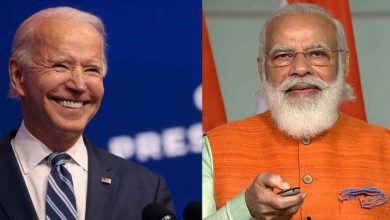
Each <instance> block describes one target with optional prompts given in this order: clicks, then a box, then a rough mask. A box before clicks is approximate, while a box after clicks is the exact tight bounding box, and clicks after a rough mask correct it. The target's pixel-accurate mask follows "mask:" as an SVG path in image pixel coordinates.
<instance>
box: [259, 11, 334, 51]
mask: <svg viewBox="0 0 390 220" xmlns="http://www.w3.org/2000/svg"><path fill="white" fill-rule="evenodd" d="M265 34H266V45H265V47H266V51H270V50H272V49H273V48H275V47H284V48H287V49H293V50H306V49H310V48H318V47H322V48H329V49H332V50H335V49H337V46H338V44H337V30H336V27H335V25H334V24H333V22H332V21H330V20H329V19H328V18H326V17H324V16H322V15H317V14H304V15H282V16H280V17H277V18H275V19H274V20H273V21H272V22H271V23H270V25H269V27H268V29H267V31H266V33H265Z"/></svg>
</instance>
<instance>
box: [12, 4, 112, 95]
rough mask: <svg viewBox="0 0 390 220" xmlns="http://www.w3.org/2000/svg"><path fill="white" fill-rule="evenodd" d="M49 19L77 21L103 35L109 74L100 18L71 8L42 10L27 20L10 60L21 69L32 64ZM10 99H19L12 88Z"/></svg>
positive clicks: (105, 61) (104, 69)
mask: <svg viewBox="0 0 390 220" xmlns="http://www.w3.org/2000/svg"><path fill="white" fill-rule="evenodd" d="M47 19H61V20H65V21H75V22H81V23H86V24H90V25H92V26H93V27H94V28H95V29H96V31H97V32H98V33H99V34H100V35H101V37H102V40H103V76H105V75H106V73H107V58H106V38H105V37H106V32H105V29H104V24H103V22H102V21H101V19H100V18H98V17H97V16H95V15H93V14H90V13H88V12H84V11H81V10H78V9H75V8H71V7H54V8H47V9H44V10H41V11H39V12H37V13H35V14H33V15H32V16H30V17H29V18H27V19H26V20H25V21H23V23H22V24H21V25H20V26H19V27H18V29H17V30H16V33H15V36H14V40H13V45H12V51H11V57H10V60H13V61H15V62H16V65H18V67H19V68H20V69H23V68H24V67H25V66H26V65H28V64H30V63H31V59H32V54H31V50H32V45H33V44H34V43H35V40H34V39H35V35H36V32H37V28H38V25H37V24H39V23H40V22H41V21H43V20H47ZM9 97H11V98H15V97H18V95H17V93H16V92H15V91H14V90H13V88H12V86H10V89H9Z"/></svg>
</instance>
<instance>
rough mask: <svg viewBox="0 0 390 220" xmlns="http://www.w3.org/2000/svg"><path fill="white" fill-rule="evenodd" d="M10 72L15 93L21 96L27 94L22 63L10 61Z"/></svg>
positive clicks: (11, 84) (12, 88) (11, 85)
mask: <svg viewBox="0 0 390 220" xmlns="http://www.w3.org/2000/svg"><path fill="white" fill-rule="evenodd" d="M8 73H9V78H10V87H11V90H12V91H13V93H15V95H18V96H20V97H23V96H25V92H24V86H23V84H24V74H23V72H22V69H21V67H20V65H18V64H17V63H16V61H14V60H10V61H9V63H8Z"/></svg>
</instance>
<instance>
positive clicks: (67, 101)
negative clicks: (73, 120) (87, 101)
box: [55, 99, 83, 109]
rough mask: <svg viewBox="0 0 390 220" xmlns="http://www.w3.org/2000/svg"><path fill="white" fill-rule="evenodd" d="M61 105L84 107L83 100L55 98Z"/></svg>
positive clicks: (75, 107) (74, 107) (76, 107)
mask: <svg viewBox="0 0 390 220" xmlns="http://www.w3.org/2000/svg"><path fill="white" fill-rule="evenodd" d="M55 102H57V103H58V104H59V105H62V106H64V107H66V108H73V109H79V108H81V107H83V102H78V101H71V100H63V99H55Z"/></svg>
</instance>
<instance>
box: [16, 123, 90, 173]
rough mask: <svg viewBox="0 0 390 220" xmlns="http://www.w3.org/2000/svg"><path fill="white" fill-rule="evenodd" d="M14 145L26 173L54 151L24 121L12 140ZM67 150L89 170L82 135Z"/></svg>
mask: <svg viewBox="0 0 390 220" xmlns="http://www.w3.org/2000/svg"><path fill="white" fill-rule="evenodd" d="M12 146H13V147H14V150H15V153H16V156H17V157H18V158H19V160H20V164H21V166H22V170H23V172H24V173H25V174H27V173H29V172H30V171H31V170H32V169H33V168H34V167H36V166H37V165H39V164H40V163H41V162H42V160H43V159H45V158H46V157H47V156H48V155H49V154H51V153H53V151H52V150H50V149H49V148H48V147H47V146H46V145H45V144H43V143H42V142H41V141H39V140H38V139H37V138H36V137H34V136H33V135H32V134H31V133H30V132H29V131H28V130H27V128H26V127H25V126H24V123H23V122H22V124H21V126H20V128H19V130H18V132H17V134H16V136H15V138H14V139H13V140H12ZM65 152H66V153H67V154H69V156H70V157H71V158H72V160H71V161H73V162H74V163H76V164H78V165H79V166H81V167H82V168H83V169H84V170H85V171H88V153H87V148H86V146H85V143H84V140H83V138H82V136H80V138H79V139H78V140H77V141H76V143H75V144H74V145H73V146H72V147H70V148H69V149H68V150H66V151H65Z"/></svg>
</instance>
